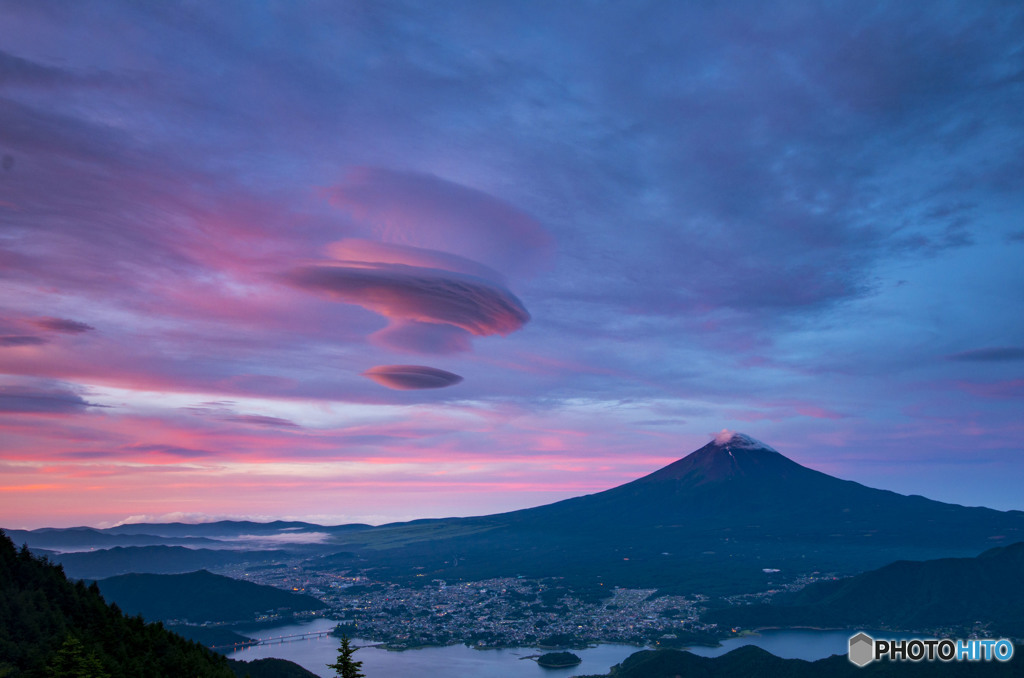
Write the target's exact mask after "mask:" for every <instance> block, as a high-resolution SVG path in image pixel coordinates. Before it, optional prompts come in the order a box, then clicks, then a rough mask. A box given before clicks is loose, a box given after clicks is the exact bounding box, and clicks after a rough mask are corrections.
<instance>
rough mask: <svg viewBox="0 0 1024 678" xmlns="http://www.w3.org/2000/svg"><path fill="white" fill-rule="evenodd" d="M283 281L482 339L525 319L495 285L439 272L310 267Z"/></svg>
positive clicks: (380, 265) (527, 316)
mask: <svg viewBox="0 0 1024 678" xmlns="http://www.w3.org/2000/svg"><path fill="white" fill-rule="evenodd" d="M287 279H288V280H289V281H290V282H291V283H292V284H293V285H296V286H297V287H300V288H303V289H308V290H314V291H319V292H324V293H327V294H329V295H330V296H332V297H334V298H336V299H339V300H341V301H344V302H347V303H350V304H357V305H359V306H362V307H363V308H366V309H368V310H371V311H374V312H376V313H380V314H381V315H384V316H386V317H388V318H391V319H395V320H411V321H416V322H421V323H436V324H441V325H452V326H454V327H459V328H462V329H464V330H466V331H467V332H469V333H470V334H474V335H477V336H482V337H483V336H489V335H493V334H500V335H503V336H504V335H507V334H509V333H511V332H514V331H516V330H518V329H519V328H520V327H522V326H523V325H524V324H525V323H526V322H527V321H528V320H529V319H530V314H529V313H528V312H527V311H526V309H525V308H523V305H522V303H521V302H520V301H519V299H517V298H516V297H515V295H514V294H512V293H511V292H509V291H508V290H506V289H504V288H503V287H501V286H500V285H497V284H495V283H491V282H489V281H486V280H484V279H482V278H477V277H475V276H469V275H463V274H459V273H455V272H452V271H447V270H441V269H434V268H421V267H417V266H406V265H403V264H386V263H370V264H353V265H345V264H314V265H308V266H301V267H298V268H296V269H293V270H292V271H291V272H290V273H289V274H288V275H287Z"/></svg>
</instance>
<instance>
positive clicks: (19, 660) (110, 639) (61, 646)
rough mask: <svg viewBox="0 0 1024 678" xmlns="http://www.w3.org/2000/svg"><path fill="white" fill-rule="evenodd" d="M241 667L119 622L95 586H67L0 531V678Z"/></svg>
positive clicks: (55, 569)
mask: <svg viewBox="0 0 1024 678" xmlns="http://www.w3.org/2000/svg"><path fill="white" fill-rule="evenodd" d="M288 666H289V667H293V668H295V669H299V670H300V671H301V670H302V669H300V668H299V667H297V666H295V665H294V664H291V663H288ZM247 667H249V665H247V664H245V663H243V662H230V661H229V660H228V659H226V658H225V657H223V656H221V655H218V654H215V653H213V652H211V651H209V650H207V649H206V648H204V647H202V646H201V645H199V644H197V643H193V642H192V641H189V640H185V639H184V638H182V637H181V636H178V635H175V634H173V633H171V632H170V631H167V630H166V629H165V628H164V627H163V626H162V625H161V624H159V623H156V624H147V623H146V622H145V621H144V620H143V619H142V617H126V616H125V615H124V614H123V613H122V612H121V610H119V609H118V608H117V606H116V605H107V604H106V602H104V600H103V597H102V596H101V595H100V592H99V588H98V587H97V586H96V585H95V584H93V585H91V586H86V585H85V584H84V583H82V582H81V581H78V582H74V583H72V582H70V581H68V579H67V577H65V576H64V571H63V569H61V567H60V566H58V565H53V564H51V563H49V562H47V561H46V560H44V559H41V558H37V557H36V556H34V555H32V554H31V553H30V552H29V550H28V549H27V548H22V549H21V550H18V549H16V548H15V546H14V543H13V542H12V541H11V540H10V538H9V537H8V536H7V535H6V534H4V533H3V531H0V676H3V677H4V678H37V677H38V678H44V677H45V678H49V677H50V676H61V677H62V678H63V677H65V676H67V677H69V678H75V677H79V676H88V677H90V678H162V677H164V676H189V677H190V678H191V677H195V678H233V677H234V676H236V675H245V673H246V672H247V671H246V669H247ZM251 668H256V667H251ZM260 668H261V669H262V668H268V669H270V668H275V669H276V668H277V667H260ZM259 674H260V675H261V676H262V675H267V676H270V675H285V674H283V673H276V674H271V673H266V674H264V673H263V672H262V671H260V672H259ZM254 675H255V673H254ZM307 675H312V674H307Z"/></svg>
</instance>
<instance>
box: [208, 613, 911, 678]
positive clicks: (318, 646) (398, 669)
mask: <svg viewBox="0 0 1024 678" xmlns="http://www.w3.org/2000/svg"><path fill="white" fill-rule="evenodd" d="M335 623H336V622H335V621H334V620H330V619H316V620H313V621H311V622H307V623H303V624H291V625H288V626H280V627H275V628H272V629H262V630H254V631H251V632H246V631H244V630H243V631H241V632H242V633H243V634H245V635H250V636H252V637H254V638H272V637H275V636H287V635H291V634H296V633H306V632H310V631H320V630H329V629H331V628H333V627H334V625H335ZM868 633H871V631H868ZM850 635H852V634H851V632H849V631H813V630H792V631H764V632H763V633H761V634H759V635H752V636H746V637H743V638H731V639H729V640H726V641H724V642H723V643H722V647H693V648H689V649H690V651H691V652H693V653H694V654H698V655H701V656H702V657H717V656H719V655H722V654H725V653H726V652H728V651H730V650H734V649H736V648H737V647H740V646H742V645H757V646H758V647H761V648H764V649H765V650H767V651H768V652H771V653H772V654H774V655H776V656H779V657H785V658H787V659H806V660H809V661H814V660H816V659H823V658H825V657H828V656H829V655H833V654H846V651H847V643H848V640H849V638H850ZM873 635H875V636H876V637H883V638H909V637H911V636H910V635H909V634H899V633H884V632H879V633H877V634H873ZM372 642H373V641H367V640H361V639H354V644H355V645H357V646H362V645H372ZM338 644H339V641H338V639H337V638H333V637H327V638H315V639H311V640H300V641H295V642H290V643H281V644H276V645H261V646H258V647H250V648H245V649H243V650H239V651H237V652H233V653H231V654H230V655H228V656H229V657H231V658H232V659H241V660H243V661H252V660H253V659H261V658H263V657H279V658H281V659H288V660H291V661H293V662H295V663H296V664H299V665H301V666H303V667H305V668H307V669H308V670H310V671H312V672H313V673H315V674H317V675H318V676H323V678H329V677H330V676H333V675H334V674H333V673H332V672H331V671H330V670H328V669H327V664H330V663H333V662H334V661H335V660H336V659H337V656H338ZM640 649H641V648H638V647H636V646H633V645H621V644H616V643H609V644H602V645H598V646H597V647H592V648H588V649H586V650H573V652H574V653H575V654H577V655H579V656H580V657H581V658H582V659H583V663H582V664H580V665H579V666H575V667H573V668H570V669H544V668H541V667H540V666H538V665H537V663H536V662H534V661H532V660H530V659H526V657H529V656H531V655H539V654H543V653H544V652H545V651H544V650H538V649H535V648H509V649H501V650H474V649H471V648H468V647H466V646H465V645H450V646H448V647H427V648H422V649H418V650H403V651H401V652H392V651H388V650H384V649H382V648H379V647H362V648H361V649H360V650H359V651H358V652H356V654H355V659H357V660H359V661H362V662H363V668H362V670H363V673H365V674H366V675H367V677H368V678H390V677H391V676H396V677H397V676H439V675H444V676H448V677H449V678H568V677H569V676H575V675H581V674H602V673H608V669H610V668H611V667H612V666H614V665H615V664H618V663H619V662H621V661H622V660H624V659H625V658H626V657H628V656H629V655H631V654H633V653H634V652H636V651H638V650H640Z"/></svg>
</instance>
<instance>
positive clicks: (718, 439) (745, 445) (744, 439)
mask: <svg viewBox="0 0 1024 678" xmlns="http://www.w3.org/2000/svg"><path fill="white" fill-rule="evenodd" d="M713 437H714V439H715V444H716V445H718V446H719V447H732V448H736V449H741V450H770V451H772V452H778V450H776V449H775V448H774V447H772V446H771V445H768V444H767V443H762V442H761V441H760V440H758V439H757V438H752V437H751V436H748V435H747V434H746V433H737V432H736V431H730V430H729V429H727V428H723V429H722V430H721V431H720V432H718V433H715V434H713Z"/></svg>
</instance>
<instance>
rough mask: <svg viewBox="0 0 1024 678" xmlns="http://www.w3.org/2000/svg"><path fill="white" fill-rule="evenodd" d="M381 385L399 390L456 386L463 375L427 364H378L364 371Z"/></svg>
mask: <svg viewBox="0 0 1024 678" xmlns="http://www.w3.org/2000/svg"><path fill="white" fill-rule="evenodd" d="M363 376H364V377H369V378H370V379H373V380H374V381H375V382H377V383H378V384H380V385H381V386H387V387H388V388H393V389H396V390H399V391H412V390H415V389H421V388H444V387H446V386H454V385H455V384H457V383H459V382H460V381H462V377H460V376H459V375H457V374H453V373H451V372H446V371H444V370H439V369H437V368H435V367H427V366H425V365H378V366H376V367H371V368H370V369H368V370H366V371H365V372H363Z"/></svg>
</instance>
